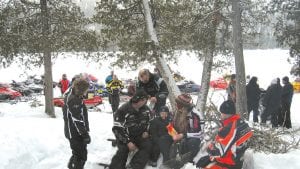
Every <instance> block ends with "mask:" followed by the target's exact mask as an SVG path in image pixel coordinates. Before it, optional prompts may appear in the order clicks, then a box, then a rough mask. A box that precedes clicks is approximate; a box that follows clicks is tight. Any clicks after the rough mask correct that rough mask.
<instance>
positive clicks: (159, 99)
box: [136, 69, 169, 116]
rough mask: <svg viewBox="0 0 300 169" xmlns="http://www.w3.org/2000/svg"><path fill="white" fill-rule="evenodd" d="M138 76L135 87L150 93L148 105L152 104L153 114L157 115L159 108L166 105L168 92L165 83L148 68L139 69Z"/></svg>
mask: <svg viewBox="0 0 300 169" xmlns="http://www.w3.org/2000/svg"><path fill="white" fill-rule="evenodd" d="M138 78H139V80H138V82H137V85H136V89H137V90H138V89H143V90H145V91H146V92H147V93H148V95H150V105H154V107H153V110H154V112H155V116H159V109H160V107H162V106H165V105H166V100H167V97H168V94H169V91H168V88H167V84H166V83H165V81H164V80H163V78H161V77H159V76H158V75H156V74H152V73H151V72H150V71H149V70H148V69H142V70H140V71H139V74H138Z"/></svg>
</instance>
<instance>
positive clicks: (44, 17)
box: [40, 0, 55, 117]
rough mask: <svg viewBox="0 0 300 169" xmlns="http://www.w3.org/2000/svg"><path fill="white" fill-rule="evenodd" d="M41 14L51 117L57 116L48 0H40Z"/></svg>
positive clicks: (47, 102)
mask: <svg viewBox="0 0 300 169" xmlns="http://www.w3.org/2000/svg"><path fill="white" fill-rule="evenodd" d="M40 5H41V14H42V24H43V25H42V34H43V35H42V39H43V41H42V46H43V49H42V50H43V57H44V71H45V72H44V94H45V112H46V114H48V115H49V116H50V117H55V113H54V106H53V86H52V85H53V81H52V62H51V51H50V46H49V44H50V43H49V38H48V35H49V34H50V27H49V15H48V10H47V0H40Z"/></svg>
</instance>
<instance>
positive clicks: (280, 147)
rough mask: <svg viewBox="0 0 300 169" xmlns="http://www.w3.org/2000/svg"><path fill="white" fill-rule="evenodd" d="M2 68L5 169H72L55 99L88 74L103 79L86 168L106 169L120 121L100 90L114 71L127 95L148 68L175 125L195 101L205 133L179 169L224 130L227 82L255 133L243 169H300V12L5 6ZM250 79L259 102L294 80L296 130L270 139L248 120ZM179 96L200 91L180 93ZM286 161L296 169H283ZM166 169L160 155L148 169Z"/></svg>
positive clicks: (106, 3)
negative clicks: (160, 84) (188, 101)
mask: <svg viewBox="0 0 300 169" xmlns="http://www.w3.org/2000/svg"><path fill="white" fill-rule="evenodd" d="M62 62H63V64H62ZM77 62H78V64H77ZM0 63H1V64H0V77H1V78H0V89H1V90H0V92H2V91H4V90H8V88H9V90H10V93H9V94H7V93H6V91H4V92H2V93H0V105H1V107H2V110H0V121H1V122H0V126H1V127H0V128H3V129H0V133H2V134H3V135H2V136H1V137H0V138H2V139H4V140H5V141H3V144H2V145H1V146H0V161H3V165H2V164H1V165H2V166H1V165H0V169H2V168H3V169H17V168H20V169H23V168H34V169H40V168H43V169H52V168H57V169H58V168H67V164H68V158H69V156H70V155H71V154H72V153H71V151H70V147H69V143H68V141H67V139H65V136H63V133H62V132H63V130H64V129H63V118H62V117H63V114H62V109H61V106H60V107H59V106H58V105H57V104H56V102H55V100H56V99H57V98H60V99H61V100H62V102H64V101H63V99H62V97H63V96H62V95H60V94H59V92H60V90H61V89H59V85H60V83H58V80H59V78H61V75H62V74H64V73H66V72H68V73H67V74H69V75H70V76H69V75H68V78H69V79H70V80H71V79H72V76H75V75H76V74H79V73H80V75H82V73H91V74H89V75H88V74H83V76H84V77H88V78H89V79H93V78H94V76H93V75H96V77H97V78H95V79H97V80H95V81H93V80H91V81H92V82H91V83H90V85H92V86H93V87H95V86H96V87H97V89H95V90H94V88H93V90H94V91H93V92H94V93H93V98H97V99H99V98H100V99H101V103H100V102H99V104H97V105H93V106H92V107H88V113H89V116H90V123H91V126H90V128H91V134H90V135H91V138H90V139H91V140H92V143H91V144H90V145H88V152H89V154H88V159H87V162H86V164H85V168H87V169H92V168H95V169H99V168H103V167H104V168H105V167H107V166H100V165H98V163H99V162H103V163H105V164H109V163H110V160H111V157H112V156H113V155H114V153H115V152H116V150H117V147H115V146H111V143H110V142H109V141H107V139H108V138H114V133H113V132H112V130H111V128H112V125H113V124H112V122H113V115H112V113H113V112H115V111H113V112H112V111H111V110H110V103H109V99H108V97H107V96H108V95H109V91H105V92H103V91H104V90H106V89H107V88H106V86H105V85H107V84H102V82H99V81H100V79H104V78H105V76H107V75H108V74H109V72H110V71H115V72H117V74H119V75H120V76H121V80H122V81H123V82H124V84H125V87H127V85H129V82H128V84H127V81H128V80H129V79H130V80H132V79H134V80H137V78H139V77H137V76H138V75H139V71H140V70H141V69H142V68H147V69H154V68H155V69H156V70H157V71H158V72H159V74H160V76H161V78H162V79H163V81H164V82H165V83H166V86H167V89H168V92H169V93H168V98H167V105H168V107H169V108H170V111H171V112H174V116H176V115H178V114H177V113H176V112H177V111H176V109H177V107H176V106H177V103H176V98H178V96H180V95H181V94H182V93H189V95H191V98H192V101H193V104H194V108H195V109H196V110H197V112H198V113H199V114H198V115H199V117H200V119H201V121H202V122H203V136H202V137H201V138H202V139H203V138H204V139H203V141H202V142H201V144H200V145H199V147H200V151H199V152H198V154H197V156H195V158H194V159H193V160H194V162H192V163H184V164H180V165H179V166H180V167H178V166H177V168H178V169H179V168H186V169H189V168H190V169H193V168H199V166H196V163H197V161H198V160H199V159H200V158H201V156H203V154H205V149H204V147H206V146H207V144H208V143H209V142H210V141H212V140H213V139H214V137H215V136H216V133H217V132H218V131H217V127H220V124H219V122H218V121H219V120H220V112H219V111H220V110H219V106H220V104H221V103H222V101H221V98H222V99H223V100H226V99H225V98H227V86H228V85H229V84H228V81H229V80H228V79H229V78H230V76H231V74H235V77H236V88H235V90H236V96H235V109H236V112H238V114H239V115H240V116H241V119H242V120H245V121H246V123H247V124H248V125H249V126H250V128H251V131H252V132H253V136H252V139H250V141H249V143H248V146H249V149H248V150H249V151H248V150H247V153H246V154H245V160H244V161H245V163H244V167H243V168H244V169H260V168H266V169H267V168H274V169H275V168H283V167H284V168H295V169H296V168H299V167H300V163H299V162H298V161H297V158H295V156H299V155H300V150H299V148H300V147H299V143H300V123H299V120H300V116H299V115H296V113H297V111H298V112H299V108H298V107H297V106H296V105H297V101H298V103H299V100H300V98H299V97H300V96H299V92H300V2H299V1H297V0H289V1H285V0H242V1H240V0H230V1H222V0H1V2H0ZM57 65H60V66H57ZM93 66H95V67H93ZM79 70H80V71H81V72H79ZM99 71H100V72H99ZM150 71H151V72H152V70H150ZM182 72H188V73H186V74H184V75H183V79H186V80H181V81H180V82H179V81H178V79H177V78H175V75H179V74H180V73H182ZM254 72H255V73H254ZM153 73H154V72H153ZM276 73H277V74H276ZM92 74H93V75H92ZM29 75H33V76H29ZM37 75H41V78H36V76H37ZM21 76H27V77H25V78H27V81H26V82H24V83H23V82H21V79H22V78H21ZM99 76H101V77H100V78H99ZM252 76H257V77H258V79H259V80H258V82H260V83H261V84H260V87H261V88H264V90H263V91H267V88H268V85H269V84H270V82H271V80H272V79H273V78H277V77H278V78H279V79H282V78H283V77H284V76H287V77H289V79H290V82H291V84H292V85H293V90H294V95H293V101H292V102H291V105H290V108H291V121H292V124H293V125H292V126H293V127H288V128H285V127H278V128H276V129H274V128H272V126H271V124H269V123H268V125H267V126H266V125H261V123H256V122H255V121H253V120H252V117H253V116H254V114H253V113H254V112H249V111H248V110H249V105H247V103H248V102H247V91H246V86H247V84H248V82H249V80H250V78H251V77H252ZM219 77H222V79H221V80H223V82H224V83H225V85H226V87H223V88H222V89H216V88H215V86H214V85H212V83H213V82H215V81H214V80H216V78H219ZM249 77H250V78H249ZM13 78H14V79H13ZM30 78H31V79H30ZM187 78H189V79H187ZM271 78H272V79H271ZM28 79H30V80H31V81H34V83H35V85H38V86H39V87H38V88H36V87H35V88H33V87H32V86H29V85H28V84H29V83H30V84H31V83H33V82H28V81H29V80H28ZM98 79H99V81H98ZM198 79H199V80H198ZM139 80H140V79H138V80H137V81H139ZM187 80H189V81H190V82H188V83H189V84H187ZM37 81H38V82H37ZM102 81H103V82H104V80H102ZM192 81H193V82H192ZM194 81H195V82H196V84H195V82H194ZM11 82H12V83H11ZM98 82H99V83H98ZM182 84H184V85H185V86H190V88H189V90H193V89H194V88H196V89H195V90H196V91H193V92H190V91H188V90H187V89H184V90H183V89H182ZM12 87H13V88H12ZM10 88H12V89H13V90H12V89H10ZM25 88H26V89H25ZM28 88H29V90H27V89H28ZM70 88H71V87H70ZM14 90H16V91H17V92H19V93H20V94H16V93H14ZM100 90H101V92H100ZM126 90H127V89H126ZM187 91H188V92H187ZM11 93H13V94H11ZM124 93H125V94H124ZM126 93H128V91H125V92H121V99H120V100H121V103H120V106H121V105H122V104H123V103H125V102H127V101H128V100H129V99H131V96H128V95H127V94H126ZM94 95H97V96H94ZM261 102H263V101H260V107H259V111H261V113H262V111H264V106H262V105H261V104H262V103H261ZM25 112H26V113H28V112H30V113H28V114H27V115H26V113H25ZM97 113H98V114H97ZM178 116H180V115H178ZM91 117H92V118H94V119H91ZM23 118H24V119H23ZM22 119H23V120H25V121H27V120H28V122H24V121H22ZM96 119H97V120H98V121H97V120H96ZM259 121H260V122H261V117H259ZM99 122H100V124H98V123H99ZM101 123H102V124H103V125H101ZM54 125H55V126H54ZM24 126H26V127H24ZM7 127H8V128H9V129H8V130H7V131H6V129H5V128H7ZM30 130H35V132H34V131H30ZM93 130H94V132H92V131H93ZM51 131H53V133H51ZM49 132H50V133H51V134H49ZM99 134H100V135H101V136H99ZM25 135H26V136H25ZM49 135H53V137H51V139H49ZM21 137H22V138H21ZM5 138H7V139H5ZM31 142H32V145H31ZM55 142H59V143H58V145H55ZM10 143H12V144H10ZM44 144H45V145H44ZM22 145H23V146H22ZM105 145H106V146H105ZM108 145H109V146H108ZM48 146H49V147H48ZM24 147H25V148H24ZM2 150H3V151H2ZM19 152H20V153H21V155H19V156H14V154H15V153H19ZM52 153H57V154H58V155H57V156H56V157H50V158H48V157H49V156H55V155H54V154H52ZM6 155H8V156H6ZM277 155H278V156H277ZM269 157H270V160H265V159H267V158H269ZM281 159H290V161H286V162H283V161H282V163H275V161H278V160H279V161H280V160H281ZM51 160H57V161H59V162H54V161H52V162H51ZM296 162H297V163H296ZM163 166H164V162H163V161H162V155H161V156H160V160H159V161H158V165H157V166H152V167H151V165H147V166H146V167H145V168H147V169H148V168H162V169H163ZM68 168H70V167H68ZM107 168H108V167H107ZM171 168H174V167H171ZM175 168H176V167H175Z"/></svg>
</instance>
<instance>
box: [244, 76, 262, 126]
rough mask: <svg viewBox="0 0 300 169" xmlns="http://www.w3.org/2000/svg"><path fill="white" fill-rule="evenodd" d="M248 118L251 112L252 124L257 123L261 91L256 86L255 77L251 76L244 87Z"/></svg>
mask: <svg viewBox="0 0 300 169" xmlns="http://www.w3.org/2000/svg"><path fill="white" fill-rule="evenodd" d="M246 94H247V108H248V116H249V115H250V112H251V111H253V122H258V115H259V111H258V106H259V98H260V94H261V90H260V89H259V86H258V84H257V77H255V76H253V77H252V78H251V79H250V81H249V83H248V84H247V86H246Z"/></svg>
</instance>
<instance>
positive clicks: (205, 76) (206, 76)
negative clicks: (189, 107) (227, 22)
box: [196, 0, 220, 118]
mask: <svg viewBox="0 0 300 169" xmlns="http://www.w3.org/2000/svg"><path fill="white" fill-rule="evenodd" d="M219 4H220V1H219V0H215V2H214V8H213V10H214V14H213V20H212V28H211V29H212V31H211V38H210V41H208V43H209V47H208V49H207V50H205V51H204V54H205V60H204V64H203V71H202V78H201V90H200V93H199V95H198V100H197V104H196V109H197V110H198V111H199V112H200V113H201V116H202V118H203V117H204V115H203V113H204V112H205V106H206V102H207V95H208V91H209V82H210V78H211V69H212V64H213V58H214V52H215V48H216V36H217V27H218V25H219V11H218V9H219Z"/></svg>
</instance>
